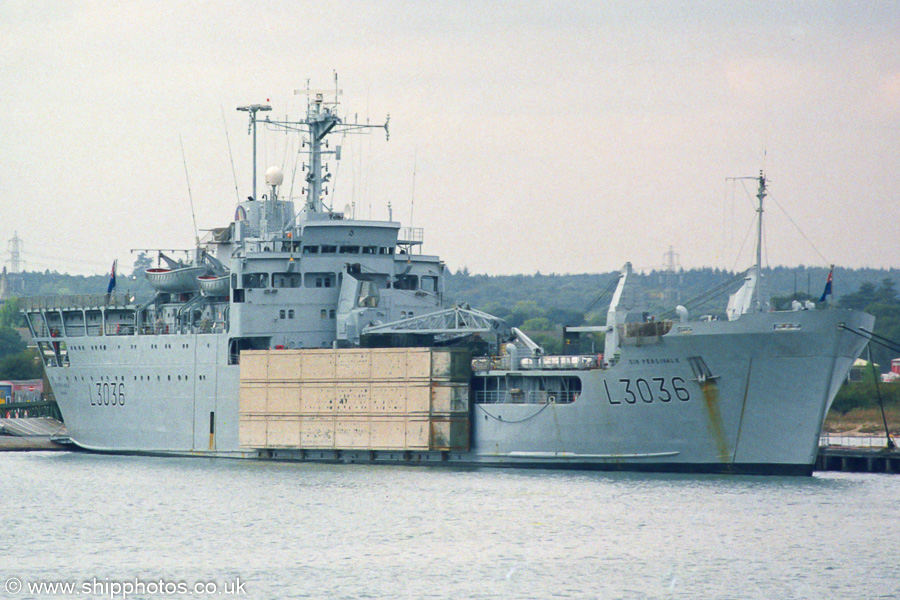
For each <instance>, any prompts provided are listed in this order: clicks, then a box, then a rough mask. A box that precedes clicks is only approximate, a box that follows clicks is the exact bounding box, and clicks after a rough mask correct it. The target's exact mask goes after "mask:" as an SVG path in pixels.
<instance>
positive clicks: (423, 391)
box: [406, 382, 431, 415]
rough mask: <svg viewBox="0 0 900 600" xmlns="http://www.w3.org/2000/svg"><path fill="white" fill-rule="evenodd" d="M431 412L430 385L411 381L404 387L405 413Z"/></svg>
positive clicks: (422, 413)
mask: <svg viewBox="0 0 900 600" xmlns="http://www.w3.org/2000/svg"><path fill="white" fill-rule="evenodd" d="M429 412H431V386H429V385H428V384H427V383H424V382H423V383H418V384H415V383H412V382H410V384H409V385H407V387H406V414H421V415H427V414H428V413H429Z"/></svg>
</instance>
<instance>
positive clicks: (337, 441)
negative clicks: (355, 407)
mask: <svg viewBox="0 0 900 600" xmlns="http://www.w3.org/2000/svg"><path fill="white" fill-rule="evenodd" d="M334 447H335V448H338V449H366V448H368V447H369V420H368V419H365V418H363V419H361V418H346V417H345V418H336V419H335V420H334Z"/></svg>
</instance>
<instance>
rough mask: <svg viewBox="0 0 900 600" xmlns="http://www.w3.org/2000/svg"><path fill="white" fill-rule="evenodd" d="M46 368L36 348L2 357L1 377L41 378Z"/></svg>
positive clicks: (0, 361) (0, 364)
mask: <svg viewBox="0 0 900 600" xmlns="http://www.w3.org/2000/svg"><path fill="white" fill-rule="evenodd" d="M43 373H44V369H43V367H42V366H41V362H40V360H38V356H37V354H36V353H35V351H34V350H26V351H25V352H20V353H18V354H10V355H8V356H4V357H3V358H0V379H13V380H15V379H40V378H41V377H42V376H43Z"/></svg>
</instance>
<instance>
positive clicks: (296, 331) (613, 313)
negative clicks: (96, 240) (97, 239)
mask: <svg viewBox="0 0 900 600" xmlns="http://www.w3.org/2000/svg"><path fill="white" fill-rule="evenodd" d="M336 106H337V104H336V103H327V102H325V101H324V99H323V97H322V95H314V96H313V97H312V98H311V99H310V101H309V103H308V108H307V111H306V114H305V116H304V118H303V119H302V120H300V121H293V122H292V121H288V120H280V121H279V120H274V119H270V118H268V117H267V118H265V119H261V118H260V117H259V114H260V113H265V112H269V110H270V108H269V107H268V106H266V105H251V106H247V107H243V108H242V110H245V111H246V112H247V113H248V114H249V116H250V124H251V131H252V132H253V137H254V148H255V139H256V129H257V127H259V126H265V127H266V128H269V129H276V130H279V131H288V132H292V131H293V132H298V133H300V134H302V135H304V136H305V138H304V139H305V143H306V147H307V148H308V151H307V156H306V158H307V162H306V163H305V167H306V168H305V171H304V178H305V181H306V187H305V190H304V194H303V199H302V205H301V206H299V207H298V206H295V203H294V200H293V199H292V198H287V197H284V196H283V193H282V192H281V186H282V183H283V180H284V176H283V174H282V172H281V170H280V169H278V168H270V169H269V170H268V171H267V172H266V180H265V183H266V193H265V194H264V195H263V196H262V197H261V198H256V197H255V195H256V192H257V191H256V183H255V178H254V190H253V196H251V197H249V198H248V199H247V200H246V201H244V202H241V203H239V204H238V206H237V207H236V209H235V211H234V218H233V220H232V222H231V223H229V224H228V225H227V226H225V227H221V228H217V229H213V230H211V231H209V232H208V233H207V234H206V235H205V236H204V237H203V239H200V240H198V243H197V245H196V246H195V247H194V248H192V249H191V250H189V251H187V252H186V253H185V254H184V255H183V256H176V255H175V253H173V252H163V251H160V252H159V254H158V256H159V260H160V266H159V267H157V268H153V269H149V270H147V278H148V280H149V281H150V283H151V285H152V286H153V288H154V290H155V292H156V293H155V295H154V296H153V297H152V298H150V299H147V300H146V301H142V302H134V301H132V300H131V299H130V298H126V297H123V296H121V295H117V294H106V295H97V296H91V297H54V298H38V299H30V300H27V301H25V302H24V306H25V308H24V312H25V315H26V317H27V321H28V324H29V327H30V328H31V331H32V334H33V335H34V337H35V339H36V341H37V342H38V346H39V348H40V351H41V354H42V357H43V360H44V364H45V366H46V368H47V375H48V379H49V381H50V384H51V386H52V387H53V390H54V393H55V395H56V397H57V401H58V403H59V406H60V410H61V412H62V414H63V417H64V419H65V421H66V425H67V428H68V431H69V435H70V436H71V438H72V440H73V441H74V442H75V443H77V444H79V445H80V446H82V447H84V448H87V449H92V450H98V451H111V452H138V453H175V454H203V455H224V456H235V457H252V458H287V459H292V460H336V461H351V462H355V461H373V462H391V463H422V462H425V463H429V464H430V463H440V464H470V465H489V466H527V467H535V466H537V467H564V468H599V469H613V468H623V469H648V470H686V471H729V472H752V473H792V474H797V473H809V472H811V469H812V464H813V462H814V459H815V452H816V447H817V439H818V434H819V431H820V429H821V426H822V423H823V421H824V418H825V414H826V412H827V410H828V408H829V406H830V404H831V401H832V400H833V398H834V395H835V394H836V393H837V389H838V387H839V386H840V384H841V383H842V381H843V379H844V378H845V376H846V373H847V372H848V370H849V368H850V366H851V364H852V363H853V360H854V359H855V358H856V357H857V356H858V355H859V353H860V352H861V350H862V348H863V345H864V343H865V340H864V339H863V338H862V337H860V336H859V335H855V334H854V333H853V332H854V331H859V330H860V329H868V330H871V325H872V322H873V319H872V317H871V316H869V315H866V314H864V313H860V312H857V311H848V310H838V309H832V310H795V311H789V312H770V311H768V310H766V307H765V305H764V303H763V301H762V300H761V298H760V292H759V287H758V282H759V273H760V265H759V264H758V263H757V265H755V266H754V267H752V268H751V269H750V270H749V271H748V274H747V277H746V280H745V282H744V285H743V286H742V287H741V289H739V290H738V291H737V292H736V293H735V294H733V295H732V297H731V300H730V302H729V305H728V309H727V318H726V319H722V320H717V319H715V318H703V319H695V320H691V318H690V315H689V314H688V311H687V310H686V309H684V308H683V307H679V308H678V310H677V317H676V318H675V319H674V320H655V319H654V318H652V317H650V316H649V315H648V313H647V312H646V311H645V309H644V307H643V306H642V305H641V300H640V294H639V293H638V292H637V290H636V289H635V287H634V278H633V277H632V269H631V266H630V265H626V266H625V267H624V268H623V270H622V273H621V275H620V278H619V281H618V285H617V288H616V291H615V293H614V294H613V297H612V301H611V303H610V307H609V311H608V315H607V322H606V324H605V325H603V326H600V327H580V328H569V333H574V334H579V333H585V334H597V333H601V334H603V336H604V344H605V345H604V348H603V352H602V353H597V352H592V353H589V354H584V353H581V352H579V351H577V350H576V351H575V352H573V353H571V354H567V355H563V356H550V355H546V354H545V353H544V351H543V349H542V348H541V347H540V346H539V345H538V344H536V343H534V342H533V341H532V340H530V339H529V338H528V337H527V336H526V335H525V334H524V333H522V332H521V331H519V330H517V329H515V328H508V327H507V326H506V325H505V323H503V322H502V321H501V320H499V319H496V318H495V317H492V316H491V315H487V314H485V313H481V312H479V311H475V310H472V309H471V308H469V307H466V306H454V307H446V306H444V299H443V280H444V274H445V266H444V263H443V262H441V260H440V259H439V258H438V257H436V256H430V255H427V254H423V253H422V251H421V250H422V243H423V234H422V230H421V229H410V228H402V227H401V225H400V223H398V222H395V221H393V220H391V219H390V218H389V220H387V221H379V220H362V219H357V218H355V215H354V214H353V211H352V210H344V211H343V212H338V211H335V210H333V209H332V208H330V207H328V206H327V205H326V203H325V202H324V197H325V193H326V188H325V184H326V183H327V181H328V179H329V178H330V171H329V170H328V169H327V161H328V160H330V159H335V160H339V159H340V155H341V148H340V146H335V147H333V148H332V147H330V146H329V145H328V142H327V138H328V136H330V135H333V134H336V133H342V132H343V133H347V132H353V131H362V130H365V129H371V128H372V126H369V125H360V124H349V123H344V122H343V121H342V120H341V118H340V117H339V116H338V115H337V113H336V110H335V108H336ZM378 127H381V128H384V130H385V132H387V122H385V124H384V125H380V126H378ZM255 172H256V165H255V151H254V173H255ZM758 182H759V192H758V198H759V202H760V208H759V211H758V212H759V217H760V220H761V218H762V207H763V204H762V202H763V198H764V197H765V194H766V181H765V177H764V176H763V175H762V174H761V175H760V177H759V178H758ZM760 230H761V225H760ZM757 255H758V256H759V253H758V254H757ZM848 330H849V331H848ZM461 365H463V366H461Z"/></svg>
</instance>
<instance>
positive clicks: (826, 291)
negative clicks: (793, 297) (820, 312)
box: [819, 265, 834, 302]
mask: <svg viewBox="0 0 900 600" xmlns="http://www.w3.org/2000/svg"><path fill="white" fill-rule="evenodd" d="M832 275H834V265H831V270H830V271H828V279H827V280H826V281H825V289H824V290H823V291H822V297H821V298H819V302H825V298H826V297H827V296H830V295H831V277H832Z"/></svg>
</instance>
